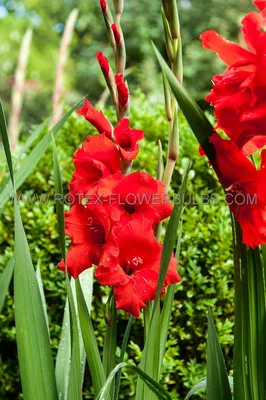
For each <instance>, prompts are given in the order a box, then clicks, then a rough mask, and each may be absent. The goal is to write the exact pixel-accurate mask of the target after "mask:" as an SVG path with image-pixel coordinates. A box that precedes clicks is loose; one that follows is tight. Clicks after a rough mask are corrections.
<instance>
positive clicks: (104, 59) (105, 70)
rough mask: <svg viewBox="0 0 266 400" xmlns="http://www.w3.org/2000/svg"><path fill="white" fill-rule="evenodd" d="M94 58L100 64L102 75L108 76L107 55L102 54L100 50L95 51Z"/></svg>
mask: <svg viewBox="0 0 266 400" xmlns="http://www.w3.org/2000/svg"><path fill="white" fill-rule="evenodd" d="M96 58H97V60H98V62H99V64H100V67H101V69H102V72H103V74H104V76H105V77H106V78H108V76H109V71H110V65H109V62H108V59H107V57H105V56H104V54H103V53H102V52H100V53H96Z"/></svg>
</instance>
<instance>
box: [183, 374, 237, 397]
mask: <svg viewBox="0 0 266 400" xmlns="http://www.w3.org/2000/svg"><path fill="white" fill-rule="evenodd" d="M228 381H229V386H230V389H231V390H233V388H234V379H233V377H232V376H228ZM206 387H207V379H206V378H202V379H201V380H200V381H199V382H198V383H196V385H194V386H193V388H192V389H191V390H190V391H189V392H188V394H187V395H186V397H185V400H188V399H190V397H191V396H193V395H194V394H196V393H198V392H199V391H200V390H202V389H206Z"/></svg>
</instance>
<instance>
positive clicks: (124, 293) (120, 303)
mask: <svg viewBox="0 0 266 400" xmlns="http://www.w3.org/2000/svg"><path fill="white" fill-rule="evenodd" d="M114 295H115V300H116V308H118V309H119V310H123V311H126V312H128V313H130V314H131V315H133V317H135V318H138V317H139V315H140V311H141V310H142V309H143V308H144V307H145V306H146V304H145V303H144V301H143V300H141V298H140V297H139V295H138V293H137V291H136V287H135V284H134V282H133V281H132V280H130V281H129V282H128V284H127V285H123V286H117V287H115V289H114Z"/></svg>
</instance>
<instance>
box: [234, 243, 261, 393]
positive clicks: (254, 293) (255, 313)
mask: <svg viewBox="0 0 266 400" xmlns="http://www.w3.org/2000/svg"><path fill="white" fill-rule="evenodd" d="M247 274H248V293H249V296H248V299H249V366H250V378H251V388H252V398H253V399H254V400H260V399H263V398H265V396H266V380H265V376H266V375H265V374H266V346H265V336H266V319H265V317H266V315H265V293H264V284H263V269H262V262H261V257H260V250H259V248H256V249H249V250H248V268H247ZM246 332H247V331H246ZM236 340H237V338H236Z"/></svg>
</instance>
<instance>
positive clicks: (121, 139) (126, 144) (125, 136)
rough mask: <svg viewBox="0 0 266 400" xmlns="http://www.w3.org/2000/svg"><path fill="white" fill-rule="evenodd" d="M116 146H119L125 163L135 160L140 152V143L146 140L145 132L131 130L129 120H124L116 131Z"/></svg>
mask: <svg viewBox="0 0 266 400" xmlns="http://www.w3.org/2000/svg"><path fill="white" fill-rule="evenodd" d="M114 137H115V141H116V144H118V145H119V149H120V152H121V156H122V158H123V159H124V160H125V161H131V160H134V159H135V158H136V157H137V155H138V152H139V145H138V142H139V141H140V140H141V139H143V138H144V132H143V131H141V130H139V129H131V128H130V126H129V119H128V118H123V119H121V120H120V121H119V124H118V126H117V127H116V128H115V129H114Z"/></svg>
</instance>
